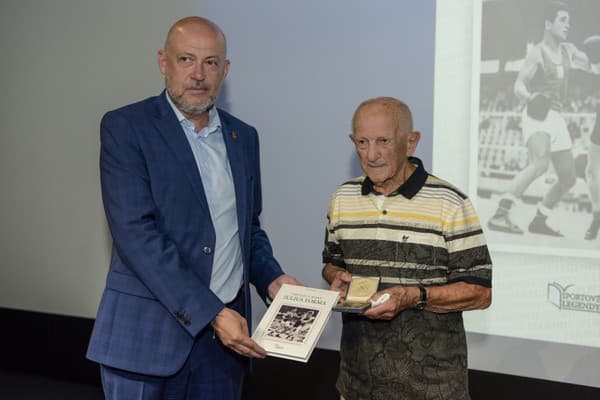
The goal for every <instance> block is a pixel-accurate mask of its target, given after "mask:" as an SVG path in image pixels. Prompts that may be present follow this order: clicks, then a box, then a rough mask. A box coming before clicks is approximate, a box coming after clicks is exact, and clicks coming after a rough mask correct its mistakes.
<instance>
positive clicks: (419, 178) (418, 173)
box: [361, 157, 429, 199]
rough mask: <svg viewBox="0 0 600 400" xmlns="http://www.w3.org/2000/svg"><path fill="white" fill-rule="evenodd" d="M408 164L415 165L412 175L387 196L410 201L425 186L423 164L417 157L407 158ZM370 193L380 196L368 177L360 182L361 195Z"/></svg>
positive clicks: (425, 179)
mask: <svg viewBox="0 0 600 400" xmlns="http://www.w3.org/2000/svg"><path fill="white" fill-rule="evenodd" d="M408 162H410V163H411V164H413V165H415V166H416V167H417V169H415V171H414V172H413V173H412V175H411V176H410V177H409V178H408V179H407V180H406V182H404V183H403V184H402V185H400V187H399V188H398V189H396V190H394V191H393V192H391V193H390V194H389V195H388V197H389V196H397V195H399V194H401V195H402V196H404V197H406V198H407V199H412V198H413V197H415V195H416V194H417V193H418V192H419V190H421V188H422V187H423V185H425V181H427V176H428V175H429V174H428V173H427V171H425V168H424V167H423V162H422V161H421V160H420V159H418V158H417V157H408ZM370 193H373V194H377V195H379V194H381V193H379V192H377V191H376V190H375V188H373V182H372V181H371V179H369V177H368V176H366V177H365V179H364V180H363V182H362V186H361V194H362V195H363V196H366V195H368V194H370Z"/></svg>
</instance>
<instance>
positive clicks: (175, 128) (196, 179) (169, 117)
mask: <svg viewBox="0 0 600 400" xmlns="http://www.w3.org/2000/svg"><path fill="white" fill-rule="evenodd" d="M165 96H166V93H165V91H163V92H162V93H161V95H160V96H159V97H158V99H157V103H156V104H157V112H156V115H155V118H154V122H155V124H156V127H157V129H158V131H159V132H160V135H161V136H162V138H163V139H164V141H165V142H166V143H167V146H168V147H169V148H170V149H171V151H172V152H173V154H175V157H176V158H177V159H178V160H179V161H180V162H181V164H182V166H183V171H184V173H185V175H186V177H187V179H188V180H189V182H190V184H191V185H192V188H193V189H194V192H195V193H196V195H197V196H198V199H199V200H200V201H199V204H200V206H202V207H204V208H205V211H206V212H207V213H208V212H209V210H208V202H207V200H206V194H205V193H204V186H202V178H201V177H200V172H199V171H198V166H197V165H196V160H195V159H194V154H193V153H192V149H190V144H189V142H188V140H187V138H186V137H185V133H184V132H183V128H181V125H180V124H179V121H177V117H176V116H175V113H174V112H173V110H172V109H171V106H170V105H169V103H168V102H167V99H166V97H165Z"/></svg>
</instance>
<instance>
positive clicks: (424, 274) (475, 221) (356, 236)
mask: <svg viewBox="0 0 600 400" xmlns="http://www.w3.org/2000/svg"><path fill="white" fill-rule="evenodd" d="M410 162H411V163H412V164H415V166H416V167H417V168H416V170H415V172H414V173H413V174H412V175H411V176H410V178H409V179H408V180H407V181H406V182H405V183H404V184H403V185H402V186H400V187H399V188H398V189H397V190H395V191H394V192H392V193H391V194H390V195H388V196H383V195H381V194H379V193H377V192H376V191H375V190H374V189H373V183H372V182H371V180H370V179H369V178H368V177H366V176H364V175H363V176H361V177H358V178H355V179H352V180H350V181H348V182H346V183H344V184H342V185H341V186H339V187H338V189H337V190H336V192H335V194H334V195H333V197H332V198H331V201H330V203H329V207H328V214H327V230H326V239H325V248H324V250H323V262H325V263H332V264H334V265H337V266H339V267H343V268H345V269H347V270H348V272H350V273H351V274H360V275H369V276H380V277H381V282H382V284H384V285H385V286H387V285H398V284H400V285H410V286H414V285H425V286H428V285H442V284H447V283H453V282H458V281H465V282H468V283H475V284H479V285H483V286H486V287H491V273H492V263H491V259H490V255H489V252H488V249H487V246H486V242H485V238H484V236H483V232H482V230H481V226H480V223H479V218H478V217H477V215H476V213H475V210H474V208H473V206H472V204H471V201H470V200H469V199H468V198H467V196H465V195H464V194H463V193H462V192H460V191H459V190H458V189H456V188H455V187H454V186H452V185H451V184H449V183H448V182H446V181H444V180H441V179H439V178H436V177H435V176H433V175H430V174H428V173H427V171H425V169H424V168H423V164H422V162H421V160H419V159H418V158H415V157H411V158H410ZM386 284H387V285H386Z"/></svg>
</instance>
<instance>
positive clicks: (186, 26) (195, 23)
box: [164, 16, 227, 57]
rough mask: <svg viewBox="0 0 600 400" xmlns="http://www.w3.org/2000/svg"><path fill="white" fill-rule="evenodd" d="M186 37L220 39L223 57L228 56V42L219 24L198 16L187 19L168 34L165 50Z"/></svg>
mask: <svg viewBox="0 0 600 400" xmlns="http://www.w3.org/2000/svg"><path fill="white" fill-rule="evenodd" d="M185 35H187V36H193V35H199V36H207V35H209V36H210V35H214V36H216V37H217V38H218V41H219V44H220V46H221V49H222V51H223V54H222V55H223V57H226V56H227V40H226V39H225V34H224V33H223V31H222V30H221V28H219V27H218V26H217V24H215V23H214V22H212V21H211V20H209V19H206V18H203V17H197V16H192V17H185V18H182V19H180V20H179V21H177V22H175V23H174V24H173V26H172V27H171V29H169V32H168V33H167V38H166V40H165V47H164V50H165V51H169V49H170V48H171V47H172V44H173V42H176V41H177V40H178V38H180V37H181V36H185Z"/></svg>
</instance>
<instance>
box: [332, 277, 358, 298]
mask: <svg viewBox="0 0 600 400" xmlns="http://www.w3.org/2000/svg"><path fill="white" fill-rule="evenodd" d="M351 281H352V275H351V274H350V273H349V272H346V271H342V270H339V271H336V272H335V274H333V280H332V281H331V284H330V285H329V290H334V291H336V292H339V293H340V301H343V300H345V299H346V293H347V292H348V286H350V282H351Z"/></svg>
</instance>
